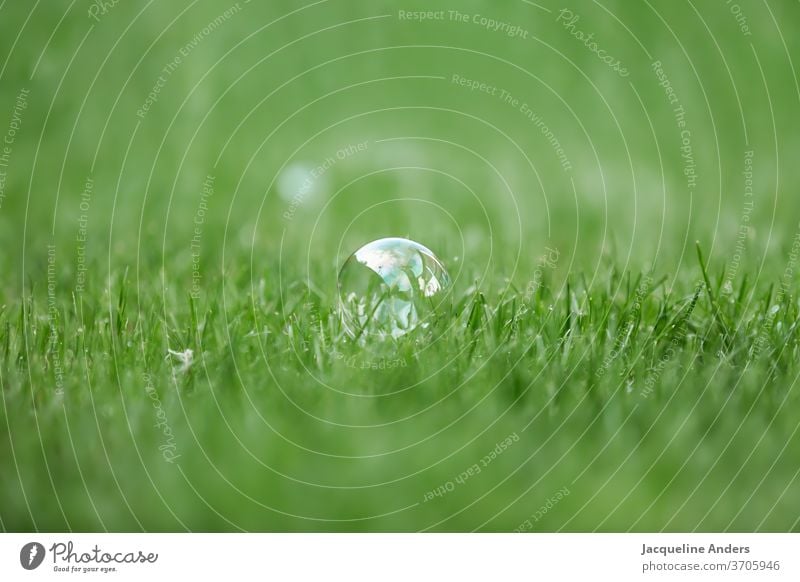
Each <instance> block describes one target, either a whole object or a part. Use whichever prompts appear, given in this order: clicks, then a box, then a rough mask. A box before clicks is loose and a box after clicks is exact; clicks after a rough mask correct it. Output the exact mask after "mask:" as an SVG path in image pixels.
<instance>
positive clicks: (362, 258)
mask: <svg viewBox="0 0 800 582" xmlns="http://www.w3.org/2000/svg"><path fill="white" fill-rule="evenodd" d="M449 287H450V276H449V275H448V273H447V270H446V269H445V267H444V265H443V264H442V262H441V261H440V260H439V259H438V258H436V255H434V254H433V252H432V251H431V250H430V249H428V248H427V247H425V246H423V245H421V244H419V243H416V242H414V241H412V240H408V239H404V238H383V239H380V240H376V241H373V242H371V243H369V244H366V245H364V246H363V247H361V248H360V249H358V250H357V251H356V252H355V253H353V254H352V255H350V257H349V258H348V259H347V261H345V263H344V266H342V270H341V271H340V272H339V308H340V314H341V318H342V324H343V325H344V328H345V330H346V331H347V333H348V334H349V335H350V336H351V337H353V338H356V339H363V338H365V337H375V338H380V339H385V338H387V337H393V338H397V337H400V336H402V335H405V334H407V333H408V332H410V331H412V330H414V329H416V328H418V327H423V328H424V327H427V326H428V323H429V319H430V317H431V316H432V315H433V314H434V313H435V312H436V310H437V309H439V308H440V306H441V303H442V301H443V300H444V298H445V297H446V296H447V291H448V289H449Z"/></svg>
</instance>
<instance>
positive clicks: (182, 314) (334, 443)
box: [0, 262, 800, 531]
mask: <svg viewBox="0 0 800 582" xmlns="http://www.w3.org/2000/svg"><path fill="white" fill-rule="evenodd" d="M699 264H700V263H699V262H698V266H695V267H692V268H687V269H686V271H687V273H691V274H692V275H693V277H692V276H683V277H681V278H679V279H678V280H674V279H672V278H670V277H669V276H666V275H661V274H658V273H653V274H632V273H622V272H619V271H617V270H615V269H614V268H613V267H609V269H608V272H607V274H605V275H604V276H603V277H602V279H601V280H600V281H598V282H596V283H595V284H594V285H591V286H590V285H588V284H587V282H586V280H585V279H584V278H583V277H575V276H572V275H567V276H565V277H563V278H562V277H559V275H558V274H557V273H550V272H547V273H545V274H544V276H543V278H542V279H540V280H538V281H539V284H535V285H534V286H533V287H532V288H531V289H529V290H528V291H533V293H532V294H531V293H526V292H525V291H521V290H518V289H515V288H514V286H513V285H511V284H509V283H503V282H502V281H499V280H496V281H492V282H491V283H490V284H487V285H486V286H485V289H484V290H482V291H477V290H464V291H461V292H459V293H457V294H456V296H455V299H456V301H455V302H454V305H453V307H452V311H451V312H449V313H440V314H439V317H438V318H437V319H436V320H435V321H434V322H433V324H432V326H431V328H429V329H428V330H425V331H420V332H419V333H415V334H411V335H409V336H406V337H404V338H401V339H400V340H399V341H397V342H394V341H391V342H383V343H381V342H367V343H366V345H357V344H354V343H353V342H351V341H349V339H348V337H347V336H346V334H344V333H343V332H342V331H341V324H340V322H339V319H338V317H337V316H336V313H335V309H334V305H333V304H332V302H331V301H329V300H327V299H325V298H322V297H320V296H318V295H317V294H316V293H314V292H312V291H311V290H309V289H308V288H307V287H306V286H305V285H304V283H303V282H302V281H301V280H295V281H293V282H292V283H290V284H288V285H287V286H286V289H287V290H289V293H287V294H285V295H284V296H281V293H280V292H279V291H280V290H279V289H277V288H275V287H270V286H266V285H265V286H259V285H256V286H255V287H256V288H255V290H253V292H250V289H249V287H250V285H249V283H250V282H249V279H248V275H247V273H246V272H240V273H231V274H230V276H229V277H228V278H227V280H226V284H225V286H224V288H225V290H226V291H225V294H224V296H220V295H217V294H209V296H208V298H207V299H205V300H203V301H199V302H194V301H190V300H186V301H183V302H180V301H178V302H177V303H176V304H174V305H173V304H170V305H166V304H165V303H164V299H163V296H162V295H161V293H160V292H159V289H158V285H157V284H154V283H150V284H145V283H144V282H143V281H138V285H135V284H134V281H132V280H130V279H129V280H125V279H124V278H121V279H120V280H119V281H117V282H116V283H115V284H114V285H113V286H112V287H111V288H110V289H108V292H107V293H104V294H86V295H83V296H76V297H75V299H74V301H70V302H67V301H63V300H60V301H59V302H58V317H57V321H56V324H55V330H53V328H52V327H51V323H52V322H51V320H50V318H49V316H48V313H47V312H46V307H45V305H43V303H42V302H41V301H26V302H25V303H24V304H22V305H19V306H15V307H14V308H9V307H6V308H4V310H3V312H2V316H1V317H2V318H1V319H0V329H2V335H0V338H1V339H2V341H1V342H0V345H2V358H3V366H2V367H3V370H4V372H3V375H2V389H3V394H4V398H3V403H4V406H3V409H2V426H3V427H4V428H5V427H7V428H8V429H10V430H9V433H10V434H11V435H12V437H13V444H12V443H11V442H9V441H8V440H3V441H2V447H3V449H2V453H3V457H4V458H7V459H9V462H8V467H7V470H6V471H5V472H4V479H3V490H2V496H3V498H4V499H6V500H11V499H13V500H15V502H14V503H5V504H4V505H3V511H2V518H3V524H4V526H5V527H6V528H8V529H33V528H38V529H45V530H60V529H76V530H96V529H104V528H110V529H134V530H135V529H139V528H145V529H148V530H175V529H178V530H182V529H184V528H189V529H192V530H217V529H222V530H237V529H240V528H241V529H246V530H263V529H266V530H324V531H327V530H375V529H379V530H384V529H388V530H417V529H423V528H430V529H433V530H472V529H482V530H511V529H515V528H518V527H520V526H521V525H522V524H523V523H524V522H525V520H526V519H529V518H530V517H531V516H532V515H534V514H535V513H536V512H537V510H538V509H539V508H540V506H542V505H544V504H545V503H546V502H547V500H548V499H549V498H550V497H552V496H554V495H556V494H557V493H558V491H559V490H563V489H564V488H566V489H567V490H568V491H569V495H567V496H565V497H564V498H563V499H562V500H560V501H559V502H558V504H557V507H555V508H554V509H553V510H552V511H549V512H547V513H546V514H545V515H544V516H543V517H541V518H540V519H539V521H537V522H532V521H531V522H530V523H533V527H534V528H535V529H536V530H543V531H548V530H559V529H564V530H567V531H572V530H580V531H583V530H594V529H599V530H628V529H633V530H641V531H649V530H660V529H662V528H663V529H667V530H687V529H695V528H697V529H700V530H717V529H730V530H743V531H749V530H752V529H759V530H770V531H771V530H779V531H784V530H790V529H794V530H796V529H797V527H798V522H797V519H798V518H797V512H796V510H795V508H794V500H795V499H796V497H795V496H794V494H793V491H794V490H795V488H796V483H797V481H796V477H797V464H796V459H797V456H798V453H800V437H799V436H798V435H797V432H796V430H797V419H796V414H795V411H796V410H797V406H798V390H797V389H796V379H797V374H798V364H797V362H798V357H797V356H798V349H799V348H800V338H798V325H797V322H798V309H800V305H798V302H797V300H796V298H795V297H794V296H789V295H785V294H778V292H776V289H777V286H778V285H777V284H778V283H779V281H776V282H775V283H776V285H774V286H772V285H761V286H751V285H750V284H748V283H747V282H746V281H742V282H741V284H740V285H739V287H738V288H737V289H736V290H735V293H733V294H730V295H725V294H724V293H723V291H722V289H721V288H722V279H723V276H722V274H723V269H722V268H721V267H720V268H718V269H717V271H718V272H719V273H718V274H714V272H713V271H712V272H711V273H708V274H705V272H704V271H702V270H701V268H700V267H699ZM704 274H705V276H704ZM98 283H99V282H98ZM137 287H139V291H138V292H137ZM31 295H34V296H35V295H41V293H38V292H37V290H36V289H32V290H31ZM53 331H55V333H56V334H57V337H56V339H55V340H53V337H52V335H51V334H52V333H53ZM54 346H55V347H54ZM187 349H191V350H192V351H193V353H194V360H193V361H192V363H191V365H190V366H185V367H184V366H182V364H181V362H180V361H179V359H177V358H175V357H174V356H168V350H173V351H175V352H183V351H184V350H187ZM59 362H60V363H61V365H63V366H64V377H65V381H64V382H65V383H64V386H63V388H64V396H63V397H54V395H53V386H54V366H55V365H56V364H57V363H59ZM380 362H384V363H385V364H388V365H389V369H371V366H372V364H376V367H378V366H377V364H378V363H380ZM366 368H370V369H366ZM150 390H153V391H154V392H153V394H157V396H153V397H151V398H149V397H148V396H149V395H151V394H150V392H149V391H150ZM151 396H152V395H151ZM155 398H157V401H156V400H155ZM157 407H161V409H162V410H163V411H164V415H165V416H163V417H161V420H162V421H166V427H168V428H167V429H166V430H168V431H169V432H168V433H166V434H165V432H164V430H165V426H163V425H162V426H161V427H158V426H156V425H157V424H158V421H159V420H158V419H159V416H158V408H157ZM4 433H6V431H5V430H4ZM6 434H8V433H6ZM510 435H516V436H518V437H519V440H518V441H517V442H513V443H512V444H511V446H508V448H505V449H504V450H503V451H502V453H501V454H499V455H496V458H493V459H491V460H490V461H488V462H487V463H486V466H483V464H482V463H481V459H484V458H485V457H486V455H490V454H491V451H492V450H493V449H495V446H496V444H497V443H500V442H501V441H503V440H504V439H506V438H507V437H509V436H510ZM512 441H513V439H512ZM159 447H161V450H159ZM165 450H169V451H170V452H168V453H166V456H165V454H164V451H165ZM176 455H177V457H175V456H176ZM476 464H478V465H479V467H481V471H480V472H479V473H477V472H476V474H474V475H471V476H469V477H464V478H462V479H461V481H463V483H459V482H458V481H456V477H458V476H459V475H461V474H462V473H463V472H465V471H468V470H469V469H470V467H473V466H474V465H476ZM448 482H450V483H452V484H453V487H452V488H451V487H450V486H448V485H447V483H448ZM440 486H444V487H445V488H446V489H452V491H445V493H444V494H443V495H431V494H430V492H431V491H434V490H436V489H437V488H438V487H440ZM426 498H428V499H427V500H426ZM26 500H27V503H26Z"/></svg>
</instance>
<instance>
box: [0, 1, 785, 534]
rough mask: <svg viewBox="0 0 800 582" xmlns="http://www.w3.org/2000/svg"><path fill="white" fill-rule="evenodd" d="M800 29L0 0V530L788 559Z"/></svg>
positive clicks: (683, 19)
mask: <svg viewBox="0 0 800 582" xmlns="http://www.w3.org/2000/svg"><path fill="white" fill-rule="evenodd" d="M734 6H735V8H734ZM419 11H425V12H422V13H420V12H419ZM798 19H800V4H798V3H797V2H794V1H789V0H786V1H774V2H761V3H759V2H744V1H742V2H740V3H739V4H733V3H726V2H714V3H702V4H701V3H692V2H686V3H682V2H679V3H678V4H675V3H668V2H643V3H638V2H636V3H633V2H623V1H621V0H620V1H616V2H588V1H586V2H580V3H575V4H573V5H570V6H562V5H555V4H550V3H546V2H543V3H531V2H526V1H523V0H514V1H508V2H477V1H469V2H441V3H438V4H437V5H436V6H433V7H431V4H430V3H413V2H412V3H408V4H406V3H397V2H387V1H379V2H356V3H345V2H343V1H341V0H321V1H317V2H311V3H309V4H300V3H296V2H288V1H286V0H283V1H279V2H270V3H269V4H268V5H267V6H264V5H261V4H260V3H256V2H249V1H245V0H240V2H238V3H236V2H231V3H230V4H219V3H211V2H208V1H193V2H184V1H182V2H172V3H163V2H162V3H153V2H150V3H133V2H126V1H124V0H121V1H120V2H118V3H116V4H111V3H106V4H105V5H103V4H102V3H90V2H83V3H75V2H72V3H67V2H56V3H51V4H50V5H48V6H47V7H46V8H45V7H44V6H40V5H39V4H29V3H21V2H16V3H11V2H2V1H1V0H0V139H4V140H5V141H3V142H2V143H0V247H1V248H2V249H3V251H2V252H0V273H2V277H0V394H1V395H2V398H1V399H0V401H1V402H0V463H2V465H1V466H0V528H2V530H4V531H34V530H41V531H54V530H73V531H105V530H110V531H139V530H147V531H183V530H193V531H197V530H202V531H218V530H221V531H238V530H248V531H250V530H258V531H297V530H299V531H417V530H426V531H472V530H482V531H595V530H599V531H661V530H664V531H687V530H697V531H721V530H725V531H799V530H800V503H798V499H800V434H798V428H799V427H800V420H798V411H799V410H800V393H799V391H800V389H799V388H798V374H799V373H800V329H798V328H799V327H800V301H798V293H797V291H798V288H799V285H800V204H798V196H797V184H798V183H800V165H798V164H797V163H796V156H797V154H798V152H800V141H798V140H800V116H798V115H797V111H798V106H800V84H799V83H798V76H797V72H796V71H795V69H794V65H795V63H797V62H800V46H799V45H798V42H800V41H799V40H798V37H797V35H796V34H794V33H793V29H792V26H794V25H793V24H791V23H793V22H797V21H798ZM390 236H392V237H394V236H397V237H407V238H410V239H413V240H416V241H419V242H420V243H422V244H424V245H425V246H427V247H429V248H430V249H432V250H433V251H434V252H435V253H436V254H437V256H438V257H439V258H440V259H441V260H442V261H443V262H444V264H445V265H446V266H447V267H448V270H449V273H450V276H451V278H452V290H451V295H450V297H451V301H449V303H448V304H447V305H445V306H443V308H442V309H440V310H438V311H437V312H436V313H435V314H434V317H433V319H432V320H431V321H430V325H429V326H428V327H427V328H425V329H421V328H420V329H417V330H415V331H414V332H413V333H410V334H408V335H405V336H403V337H400V338H397V339H394V340H387V341H378V340H376V339H374V338H367V341H353V340H352V338H351V337H350V336H348V334H347V333H345V331H344V330H343V326H342V322H341V318H340V317H339V313H338V312H337V272H338V270H339V268H340V267H341V265H342V264H343V262H344V261H345V260H346V259H347V257H348V256H349V255H350V254H351V253H353V252H354V251H355V250H356V249H357V248H359V247H360V246H361V245H363V244H365V243H367V242H369V241H371V240H374V239H378V238H382V237H390Z"/></svg>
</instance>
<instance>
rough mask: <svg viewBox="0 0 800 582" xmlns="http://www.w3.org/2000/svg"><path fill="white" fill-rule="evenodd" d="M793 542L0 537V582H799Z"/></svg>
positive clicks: (714, 537) (792, 537)
mask: <svg viewBox="0 0 800 582" xmlns="http://www.w3.org/2000/svg"><path fill="white" fill-rule="evenodd" d="M798 563H800V537H798V535H797V534H652V535H651V534H4V535H0V580H3V581H5V580H66V579H70V580H87V579H90V580H115V581H118V580H166V579H175V578H178V579H181V580H185V579H186V576H198V577H201V578H202V579H204V580H213V579H215V578H218V577H224V578H226V579H228V580H239V579H247V580H250V579H256V580H323V579H324V580H326V581H336V580H343V581H344V580H346V581H347V582H353V581H359V580H365V581H367V580H368V581H370V582H373V581H376V580H380V581H385V580H398V581H400V580H402V581H404V582H407V581H408V580H409V579H411V580H434V579H440V580H458V581H462V580H465V581H466V580H481V581H485V580H539V579H541V580H548V581H549V580H615V581H624V580H648V579H652V580H742V581H748V582H750V581H752V580H756V581H758V580H773V581H778V580H792V581H795V580H800V569H798Z"/></svg>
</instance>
